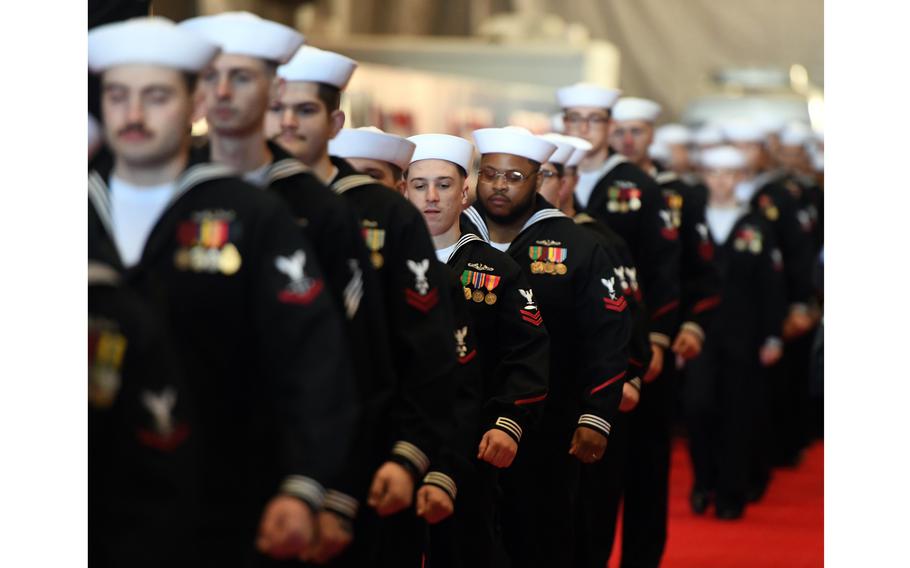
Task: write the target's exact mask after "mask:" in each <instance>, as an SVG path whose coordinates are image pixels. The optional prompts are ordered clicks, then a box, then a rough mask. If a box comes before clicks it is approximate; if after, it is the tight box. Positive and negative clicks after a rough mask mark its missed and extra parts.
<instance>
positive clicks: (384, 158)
mask: <svg viewBox="0 0 910 568" xmlns="http://www.w3.org/2000/svg"><path fill="white" fill-rule="evenodd" d="M414 148H415V144H414V143H413V142H411V141H410V140H406V139H404V138H402V137H401V136H395V135H394V134H388V133H386V132H383V131H382V130H380V129H378V128H376V127H374V126H367V127H363V128H343V129H341V132H339V133H338V135H337V136H335V138H333V139H331V140H329V154H331V155H333V156H338V157H339V158H365V159H369V160H379V161H381V162H388V163H390V164H394V165H395V166H397V167H398V168H400V169H401V170H402V171H404V170H406V169H408V165H409V164H410V163H411V156H412V155H413V154H414Z"/></svg>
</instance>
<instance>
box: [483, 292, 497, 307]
mask: <svg viewBox="0 0 910 568" xmlns="http://www.w3.org/2000/svg"><path fill="white" fill-rule="evenodd" d="M483 301H484V302H486V303H487V305H488V306H492V305H493V304H495V303H496V294H494V293H493V292H489V293H488V294H487V297H486V298H484V299H483Z"/></svg>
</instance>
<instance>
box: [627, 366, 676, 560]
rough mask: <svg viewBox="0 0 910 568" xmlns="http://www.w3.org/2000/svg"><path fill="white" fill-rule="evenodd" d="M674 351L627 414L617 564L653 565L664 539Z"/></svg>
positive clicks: (662, 549) (661, 554)
mask: <svg viewBox="0 0 910 568" xmlns="http://www.w3.org/2000/svg"><path fill="white" fill-rule="evenodd" d="M672 361H673V359H672V354H670V355H665V363H664V370H663V371H662V372H661V374H660V375H659V376H658V377H657V379H656V380H654V381H653V382H651V383H646V384H645V385H644V386H643V387H642V393H641V402H639V403H638V408H637V409H636V410H635V411H634V412H633V413H632V415H631V427H630V429H629V431H630V439H629V458H628V463H627V464H626V471H625V490H624V492H623V517H622V526H623V529H622V557H621V559H620V567H621V568H656V567H657V566H659V565H660V560H661V558H662V557H663V554H664V547H665V546H666V543H667V500H668V497H669V490H670V487H669V484H670V416H671V413H672V407H673V392H674V391H673V383H672V381H674V380H675V377H676V374H677V373H676V369H675V366H674V365H673V362H672Z"/></svg>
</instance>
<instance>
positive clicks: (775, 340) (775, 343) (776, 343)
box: [765, 335, 784, 347]
mask: <svg viewBox="0 0 910 568" xmlns="http://www.w3.org/2000/svg"><path fill="white" fill-rule="evenodd" d="M765 346H766V347H783V346H784V342H783V341H782V340H781V338H780V337H774V336H773V335H772V336H769V337H768V338H767V339H765Z"/></svg>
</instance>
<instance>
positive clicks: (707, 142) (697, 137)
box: [692, 124, 724, 146]
mask: <svg viewBox="0 0 910 568" xmlns="http://www.w3.org/2000/svg"><path fill="white" fill-rule="evenodd" d="M723 141H724V131H723V130H721V128H720V127H719V126H717V125H716V124H707V125H705V126H702V127H701V128H699V129H698V130H696V131H695V133H694V134H693V135H692V142H694V143H695V144H696V145H698V146H713V145H714V144H720V143H722V142H723Z"/></svg>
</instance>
